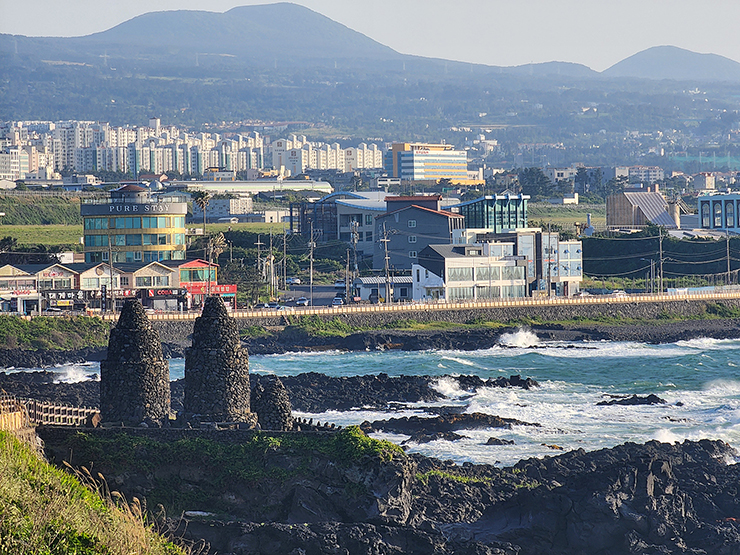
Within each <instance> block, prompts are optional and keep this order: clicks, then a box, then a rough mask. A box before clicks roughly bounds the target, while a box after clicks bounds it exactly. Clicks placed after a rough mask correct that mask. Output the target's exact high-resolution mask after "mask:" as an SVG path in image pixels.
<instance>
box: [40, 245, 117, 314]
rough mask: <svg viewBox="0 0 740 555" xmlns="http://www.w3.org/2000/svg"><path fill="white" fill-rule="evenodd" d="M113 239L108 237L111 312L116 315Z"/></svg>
mask: <svg viewBox="0 0 740 555" xmlns="http://www.w3.org/2000/svg"><path fill="white" fill-rule="evenodd" d="M112 238H113V236H112V235H108V271H109V273H110V305H111V312H113V314H115V313H116V296H115V294H114V291H115V288H114V287H113V247H112V246H111V244H110V241H111V239H112ZM103 300H104V301H107V299H103ZM40 308H41V303H39V309H40Z"/></svg>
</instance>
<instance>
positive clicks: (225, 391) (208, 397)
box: [184, 297, 257, 424]
mask: <svg viewBox="0 0 740 555" xmlns="http://www.w3.org/2000/svg"><path fill="white" fill-rule="evenodd" d="M249 397H250V390H249V357H248V355H247V351H246V350H244V349H243V348H242V346H241V341H240V339H239V329H238V328H237V326H236V322H234V320H233V319H231V318H229V315H228V313H227V312H226V307H225V306H224V303H223V301H222V300H221V298H220V297H208V298H206V301H205V304H204V306H203V312H202V314H201V315H200V317H198V318H196V320H195V325H194V326H193V344H192V347H189V348H188V349H187V350H186V351H185V403H184V407H185V417H186V418H189V419H193V420H195V421H201V422H247V423H249V424H255V423H256V421H257V416H256V415H255V414H253V413H252V412H251V411H250V408H249Z"/></svg>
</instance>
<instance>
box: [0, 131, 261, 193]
mask: <svg viewBox="0 0 740 555" xmlns="http://www.w3.org/2000/svg"><path fill="white" fill-rule="evenodd" d="M0 136H2V137H5V142H6V143H7V144H6V145H4V148H3V152H0V168H1V167H3V166H6V165H10V164H9V163H8V164H5V163H4V162H3V161H2V154H10V152H8V151H9V150H12V149H13V148H16V149H20V150H21V151H24V152H26V154H25V155H22V154H20V153H18V154H14V156H16V157H19V156H22V157H27V162H25V166H24V163H20V162H19V163H18V165H17V166H16V165H14V171H12V172H10V173H3V175H5V176H6V177H5V178H8V176H10V178H11V179H25V178H26V177H28V176H29V174H34V173H35V172H38V171H39V170H42V169H44V168H50V169H51V170H55V171H60V170H62V169H73V170H74V171H77V172H80V173H84V172H93V171H118V172H124V173H125V172H129V173H131V174H132V175H135V176H136V175H139V174H141V173H156V174H161V173H166V172H168V171H173V170H174V171H178V172H180V173H182V174H200V175H202V174H203V173H204V172H205V170H206V169H207V168H211V167H217V168H223V169H224V170H227V171H246V170H250V169H260V168H263V167H264V147H265V145H264V140H263V138H262V137H261V136H260V135H259V133H256V132H255V133H249V134H234V135H230V136H228V137H227V136H224V135H221V134H218V133H187V132H184V131H181V130H180V129H178V128H177V127H175V126H162V125H161V123H160V121H159V118H152V119H150V120H149V125H148V126H140V127H114V126H111V125H109V124H108V123H105V122H94V121H60V122H7V123H5V124H4V125H3V126H2V128H0ZM0 171H1V170H0ZM30 177H31V178H33V177H34V176H33V175H31V176H30Z"/></svg>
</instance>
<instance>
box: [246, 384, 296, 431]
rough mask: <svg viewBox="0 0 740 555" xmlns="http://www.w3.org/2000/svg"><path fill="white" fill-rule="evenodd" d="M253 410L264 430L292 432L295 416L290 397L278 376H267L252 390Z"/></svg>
mask: <svg viewBox="0 0 740 555" xmlns="http://www.w3.org/2000/svg"><path fill="white" fill-rule="evenodd" d="M252 408H253V409H254V411H255V412H256V413H257V416H258V418H259V425H260V428H262V429H263V430H279V431H290V430H292V429H293V416H292V414H291V413H292V411H291V408H290V397H289V396H288V391H287V390H286V389H285V386H284V385H283V382H281V381H280V378H278V377H277V376H267V377H266V378H264V379H262V380H261V381H260V383H259V384H257V385H256V386H255V388H254V389H253V390H252Z"/></svg>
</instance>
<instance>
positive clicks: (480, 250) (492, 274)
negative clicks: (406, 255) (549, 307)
mask: <svg viewBox="0 0 740 555" xmlns="http://www.w3.org/2000/svg"><path fill="white" fill-rule="evenodd" d="M526 277H527V268H526V259H525V258H524V257H523V256H516V255H515V254H514V243H478V244H472V245H429V246H427V247H425V248H424V249H423V250H422V251H421V252H420V253H419V257H418V263H416V264H413V265H412V266H411V278H412V280H413V281H412V284H413V299H414V300H415V301H426V300H445V301H447V302H454V301H475V300H493V299H502V298H503V299H508V298H520V297H525V296H526V294H527V280H526Z"/></svg>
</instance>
